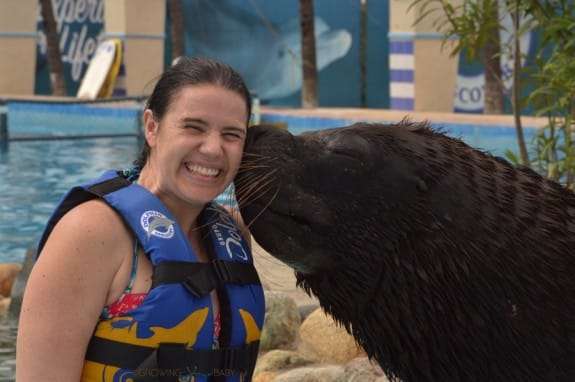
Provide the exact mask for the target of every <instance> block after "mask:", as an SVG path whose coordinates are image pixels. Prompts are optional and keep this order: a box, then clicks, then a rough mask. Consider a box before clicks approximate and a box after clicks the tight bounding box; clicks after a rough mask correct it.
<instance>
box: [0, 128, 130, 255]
mask: <svg viewBox="0 0 575 382" xmlns="http://www.w3.org/2000/svg"><path fill="white" fill-rule="evenodd" d="M138 151H139V144H138V139H137V138H136V137H121V138H119V137H115V138H98V139H71V140H53V141H16V142H10V143H8V144H7V145H4V147H3V148H2V149H1V150H0V217H1V218H0V262H21V261H22V260H23V258H24V254H25V252H26V249H27V248H28V247H30V246H33V245H35V244H36V242H37V241H38V239H39V236H40V234H41V232H42V229H43V226H44V225H45V224H46V221H47V219H48V218H49V217H50V214H51V213H52V211H53V209H54V207H55V206H56V204H57V202H58V201H59V200H60V199H61V198H62V197H63V196H64V194H65V192H66V191H67V190H68V189H69V188H70V187H72V186H75V185H78V184H82V183H85V182H87V181H90V180H93V179H94V178H96V177H97V176H99V175H100V174H101V173H102V172H103V171H104V170H106V169H108V168H125V167H128V166H130V164H131V162H132V161H133V160H134V158H135V157H136V156H137V154H138Z"/></svg>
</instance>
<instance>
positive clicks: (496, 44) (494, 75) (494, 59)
mask: <svg viewBox="0 0 575 382" xmlns="http://www.w3.org/2000/svg"><path fill="white" fill-rule="evenodd" d="M490 12H491V13H492V15H491V17H490V19H491V20H498V19H499V18H498V17H499V16H498V13H499V12H498V4H497V2H494V4H493V8H492V9H491V10H490ZM483 66H484V69H485V93H484V94H485V106H484V108H483V113H484V114H503V78H502V75H501V43H500V40H499V30H498V29H497V28H496V27H495V28H491V30H490V31H489V37H488V38H487V42H486V44H485V47H484V48H483Z"/></svg>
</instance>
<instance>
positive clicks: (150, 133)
mask: <svg viewBox="0 0 575 382" xmlns="http://www.w3.org/2000/svg"><path fill="white" fill-rule="evenodd" d="M142 118H143V119H144V135H145V136H146V141H147V142H148V145H149V146H150V147H154V145H155V144H156V136H157V134H158V126H159V124H158V121H156V119H155V118H154V113H153V112H152V110H150V109H146V110H145V111H144V115H143V117H142Z"/></svg>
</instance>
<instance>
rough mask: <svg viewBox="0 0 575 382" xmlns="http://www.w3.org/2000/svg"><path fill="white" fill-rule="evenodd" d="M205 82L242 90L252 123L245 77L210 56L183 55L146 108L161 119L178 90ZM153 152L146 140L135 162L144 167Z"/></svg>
mask: <svg viewBox="0 0 575 382" xmlns="http://www.w3.org/2000/svg"><path fill="white" fill-rule="evenodd" d="M203 84H212V85H218V86H221V87H223V88H224V89H228V90H231V91H234V92H236V93H238V94H239V95H240V96H241V97H242V98H243V99H244V100H245V102H246V110H247V112H248V120H247V121H246V125H247V124H248V123H249V119H250V115H251V110H252V103H251V96H250V92H249V91H248V88H247V86H246V84H245V82H244V80H243V78H242V77H241V76H240V75H239V73H237V72H236V71H235V70H234V69H233V68H232V67H231V66H229V65H227V64H224V63H223V62H219V61H216V60H213V59H210V58H206V57H179V58H178V59H177V60H176V61H175V64H174V65H172V66H171V67H170V68H169V69H168V70H166V71H165V72H164V73H163V74H162V76H161V77H160V79H159V80H158V82H157V83H156V86H155V87H154V90H153V91H152V94H151V95H150V97H149V98H148V101H147V103H146V109H150V110H151V111H152V113H153V114H154V117H155V118H156V119H158V120H160V119H162V117H163V116H164V114H165V113H166V110H167V109H168V107H169V106H170V104H171V102H172V100H173V95H174V94H175V93H176V92H178V91H179V90H180V89H182V88H183V87H186V86H190V85H192V86H193V85H203ZM149 154H150V146H149V145H148V143H147V141H144V147H143V148H142V151H141V153H140V156H139V157H138V159H136V160H135V161H134V164H135V165H136V166H138V167H140V168H141V167H143V166H144V164H146V161H147V160H148V156H149Z"/></svg>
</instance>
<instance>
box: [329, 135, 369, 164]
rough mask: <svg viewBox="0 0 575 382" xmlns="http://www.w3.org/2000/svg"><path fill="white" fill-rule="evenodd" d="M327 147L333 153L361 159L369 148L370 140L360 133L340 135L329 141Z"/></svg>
mask: <svg viewBox="0 0 575 382" xmlns="http://www.w3.org/2000/svg"><path fill="white" fill-rule="evenodd" d="M326 148H327V149H328V150H329V151H330V152H331V153H332V154H336V155H339V156H345V157H348V158H351V159H358V160H361V159H363V158H364V157H365V154H366V153H367V152H368V150H369V142H368V141H367V140H366V139H365V138H363V137H361V136H359V135H347V136H339V137H335V138H334V139H332V140H330V141H328V142H327V143H326Z"/></svg>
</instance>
